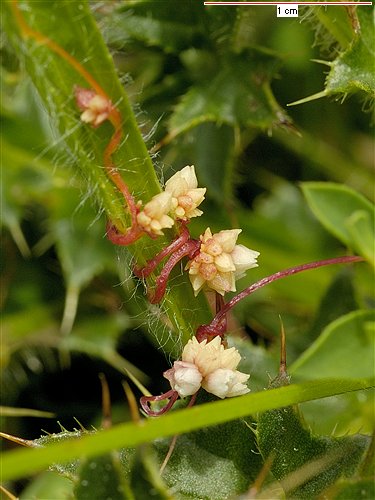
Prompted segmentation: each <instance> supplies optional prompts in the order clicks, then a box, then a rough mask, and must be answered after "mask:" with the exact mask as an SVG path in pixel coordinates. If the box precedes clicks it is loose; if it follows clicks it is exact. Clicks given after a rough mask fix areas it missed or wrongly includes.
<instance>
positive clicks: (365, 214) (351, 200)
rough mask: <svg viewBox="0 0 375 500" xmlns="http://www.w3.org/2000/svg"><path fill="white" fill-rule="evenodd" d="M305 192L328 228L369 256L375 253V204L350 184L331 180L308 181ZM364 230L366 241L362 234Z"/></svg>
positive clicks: (314, 209) (304, 185)
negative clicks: (374, 248) (374, 245)
mask: <svg viewBox="0 0 375 500" xmlns="http://www.w3.org/2000/svg"><path fill="white" fill-rule="evenodd" d="M302 191H303V193H304V195H305V197H306V200H307V202H308V204H309V206H310V208H311V210H312V211H313V213H314V214H315V216H316V217H317V218H318V219H319V221H320V222H321V223H322V224H323V226H324V227H325V228H326V229H327V230H328V231H330V232H331V233H332V234H333V235H335V236H336V237H337V238H338V239H339V240H340V241H341V242H342V243H344V244H345V245H347V246H348V247H349V248H352V249H355V250H357V251H358V252H360V254H361V255H363V256H364V257H365V258H368V257H371V256H373V245H371V241H372V242H373V241H374V240H375V232H374V206H373V205H372V204H371V203H370V202H369V201H368V200H366V198H364V197H363V196H362V195H360V194H359V193H357V192H356V191H354V190H353V189H351V188H349V187H347V186H344V185H342V184H334V183H331V182H324V183H323V182H305V183H303V184H302ZM361 230H363V231H364V238H363V240H362V239H361V238H360V235H359V233H360V232H361ZM358 240H362V241H358ZM369 261H370V262H372V259H371V258H370V259H369Z"/></svg>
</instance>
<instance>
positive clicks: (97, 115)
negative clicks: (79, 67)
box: [75, 87, 112, 127]
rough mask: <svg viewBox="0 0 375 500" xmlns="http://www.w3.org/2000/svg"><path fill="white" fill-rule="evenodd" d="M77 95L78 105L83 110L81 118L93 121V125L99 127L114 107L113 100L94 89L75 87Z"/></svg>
mask: <svg viewBox="0 0 375 500" xmlns="http://www.w3.org/2000/svg"><path fill="white" fill-rule="evenodd" d="M75 95H76V101H77V106H78V107H79V108H80V109H81V110H83V113H82V114H81V120H82V121H83V122H84V123H91V125H92V126H93V127H98V126H99V125H100V124H101V123H103V122H104V121H105V120H107V118H108V116H109V115H110V113H111V109H112V103H111V101H109V100H108V99H106V98H105V97H103V96H101V95H99V94H97V93H96V92H94V91H93V90H90V89H84V88H81V87H76V88H75Z"/></svg>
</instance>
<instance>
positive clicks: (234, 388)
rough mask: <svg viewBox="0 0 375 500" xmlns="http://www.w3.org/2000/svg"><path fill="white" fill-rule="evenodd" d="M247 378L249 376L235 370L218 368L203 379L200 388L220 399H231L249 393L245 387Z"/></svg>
mask: <svg viewBox="0 0 375 500" xmlns="http://www.w3.org/2000/svg"><path fill="white" fill-rule="evenodd" d="M249 378H250V375H247V374H246V373H242V372H239V371H237V370H235V371H234V370H227V369H224V368H218V369H217V370H216V371H214V372H213V373H210V374H209V375H208V376H207V377H206V378H205V379H204V381H203V383H202V387H203V389H205V390H206V391H207V392H210V393H211V394H214V395H215V396H217V397H219V398H221V399H223V398H231V397H233V396H241V395H242V394H246V393H248V392H250V389H249V388H248V387H247V386H246V385H245V382H247V380H248V379H249Z"/></svg>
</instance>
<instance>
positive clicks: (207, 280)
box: [186, 228, 259, 295]
mask: <svg viewBox="0 0 375 500" xmlns="http://www.w3.org/2000/svg"><path fill="white" fill-rule="evenodd" d="M240 232H241V229H229V230H225V231H220V232H219V233H216V234H214V235H212V233H211V230H210V228H207V229H206V231H205V233H204V234H203V235H201V236H200V240H201V247H200V251H199V253H198V255H197V256H196V257H195V258H194V259H192V260H190V261H189V262H188V264H187V266H186V269H189V277H190V281H191V284H192V286H193V289H194V294H195V295H198V293H199V292H200V291H201V290H202V288H203V287H204V286H205V287H207V288H211V289H213V290H215V291H216V292H218V293H220V295H224V293H225V292H235V291H236V279H239V278H241V277H242V276H244V274H245V271H246V270H247V269H251V268H253V267H257V265H258V264H257V261H256V259H257V257H258V255H259V252H256V251H254V250H250V249H249V248H246V247H245V246H243V245H236V241H237V238H238V235H239V234H240Z"/></svg>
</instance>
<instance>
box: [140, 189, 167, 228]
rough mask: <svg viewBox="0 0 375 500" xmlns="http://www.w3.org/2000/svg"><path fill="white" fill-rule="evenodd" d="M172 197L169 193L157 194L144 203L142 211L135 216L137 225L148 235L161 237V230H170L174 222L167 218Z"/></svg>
mask: <svg viewBox="0 0 375 500" xmlns="http://www.w3.org/2000/svg"><path fill="white" fill-rule="evenodd" d="M171 202H172V197H171V194H170V193H165V192H162V193H159V194H157V195H155V196H154V197H153V198H152V199H151V201H149V202H148V203H146V205H145V206H144V208H143V210H142V211H141V212H140V213H139V214H138V215H137V222H138V224H139V225H140V226H141V227H142V228H143V229H144V230H145V231H146V232H147V233H150V234H155V235H158V236H160V235H162V234H163V231H162V229H166V228H170V227H172V226H173V224H174V220H173V219H172V218H171V217H169V215H167V214H168V212H169V211H170V209H171Z"/></svg>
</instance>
